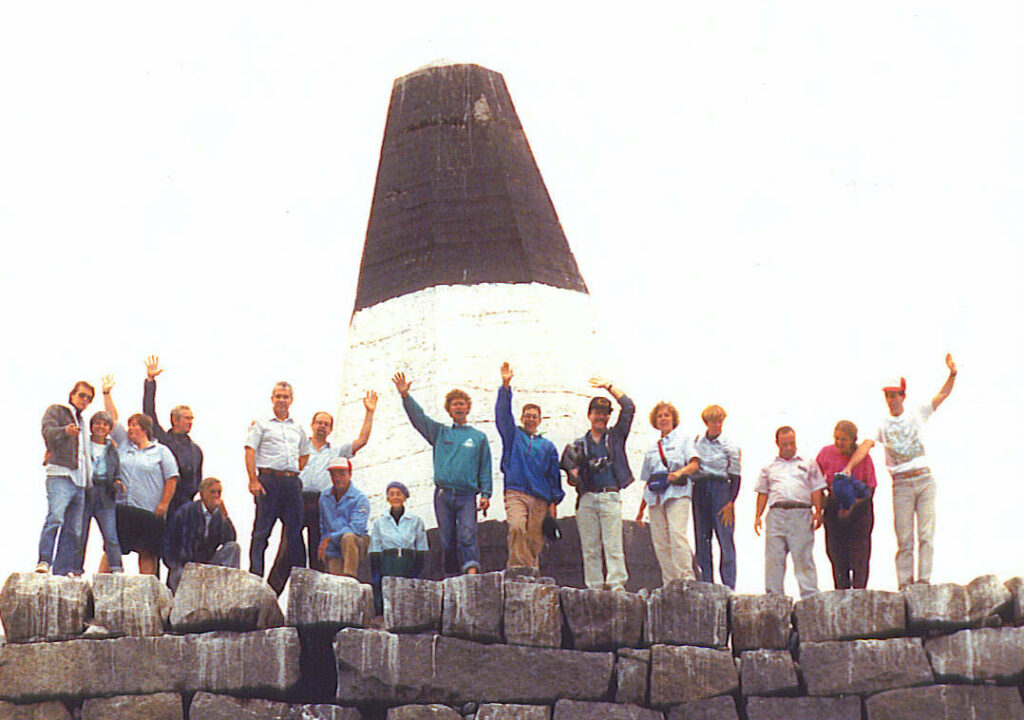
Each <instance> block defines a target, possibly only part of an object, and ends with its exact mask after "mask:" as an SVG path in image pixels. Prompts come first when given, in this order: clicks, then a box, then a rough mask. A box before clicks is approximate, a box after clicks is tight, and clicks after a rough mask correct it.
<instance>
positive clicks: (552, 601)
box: [503, 580, 562, 648]
mask: <svg viewBox="0 0 1024 720" xmlns="http://www.w3.org/2000/svg"><path fill="white" fill-rule="evenodd" d="M504 592H505V617H504V620H503V622H504V626H505V642H507V643H508V644H510V645H530V646H532V647H554V648H556V647H561V646H562V606H561V604H560V603H559V600H558V588H557V587H556V586H554V585H546V584H541V583H537V582H519V581H508V580H506V582H505V585H504Z"/></svg>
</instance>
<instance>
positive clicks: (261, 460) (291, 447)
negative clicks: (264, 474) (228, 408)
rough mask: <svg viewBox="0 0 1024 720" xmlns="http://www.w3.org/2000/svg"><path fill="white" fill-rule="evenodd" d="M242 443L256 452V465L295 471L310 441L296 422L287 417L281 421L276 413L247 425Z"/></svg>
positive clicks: (307, 452)
mask: <svg viewBox="0 0 1024 720" xmlns="http://www.w3.org/2000/svg"><path fill="white" fill-rule="evenodd" d="M245 446H246V447H249V448H252V449H253V450H255V451H256V467H257V468H269V469H271V470H280V471H282V472H294V473H297V472H298V471H299V458H300V457H302V456H303V455H309V451H310V449H311V448H312V443H310V442H309V436H307V435H306V431H305V430H303V429H302V426H300V425H299V424H298V423H296V422H295V421H294V420H292V419H291V418H290V417H289V418H285V419H284V420H280V419H278V418H277V417H276V416H274V417H270V418H265V419H260V420H255V421H254V422H253V424H252V425H250V426H249V433H248V435H246V438H245Z"/></svg>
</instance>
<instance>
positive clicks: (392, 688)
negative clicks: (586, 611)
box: [334, 628, 615, 705]
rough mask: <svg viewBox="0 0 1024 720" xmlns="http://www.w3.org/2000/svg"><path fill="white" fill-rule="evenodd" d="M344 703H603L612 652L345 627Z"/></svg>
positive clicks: (341, 658)
mask: <svg viewBox="0 0 1024 720" xmlns="http://www.w3.org/2000/svg"><path fill="white" fill-rule="evenodd" d="M334 653H335V658H336V659H337V667H338V690H337V697H338V699H339V701H341V702H345V703H348V704H352V703H360V702H381V703H385V704H389V705H397V704H410V703H444V704H446V705H459V704H462V703H465V702H470V701H476V702H481V703H483V702H487V703H526V704H531V703H532V704H543V703H553V702H555V700H557V699H558V698H568V699H573V700H603V699H604V696H605V693H607V691H608V688H609V683H610V682H611V677H612V671H613V669H614V664H615V658H614V656H613V655H611V654H610V653H586V652H577V651H574V650H554V649H548V648H526V647H522V646H519V645H481V644H479V643H473V642H469V641H466V640H460V639H457V638H449V637H444V636H441V635H393V634H391V633H386V632H381V631H375V630H355V629H352V628H346V629H345V630H342V631H341V632H339V633H338V634H337V635H336V636H335V638H334Z"/></svg>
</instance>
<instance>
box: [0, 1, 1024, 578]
mask: <svg viewBox="0 0 1024 720" xmlns="http://www.w3.org/2000/svg"><path fill="white" fill-rule="evenodd" d="M354 7H358V9H353V8H354ZM1021 13H1022V11H1021V9H1020V6H1019V5H1017V4H1015V3H995V2H993V3H975V4H971V5H966V4H964V3H934V2H928V3H897V4H893V3H860V4H856V5H850V6H843V7H842V8H839V7H838V6H836V5H835V4H827V3H826V4H823V3H789V2H786V3H783V2H777V3H767V4H766V3H750V4H735V3H714V4H706V3H676V4H671V5H670V4H665V5H661V4H657V5H655V4H649V3H643V2H640V3H632V4H630V5H629V6H628V8H627V7H618V6H608V9H607V10H603V9H602V8H601V6H599V5H593V4H588V5H586V6H583V5H582V4H581V5H579V6H572V7H569V6H562V5H560V4H558V3H550V2H546V3H518V4H515V5H509V4H491V5H486V4H482V3H434V4H429V3H389V4H384V5H378V6H374V7H371V4H368V3H365V4H359V5H358V6H354V5H342V4H339V3H304V4H295V3H289V4H287V5H268V4H262V3H255V4H253V3H245V4H243V3H216V4H210V3H202V4H200V3H174V4H170V5H164V6H159V7H157V6H155V5H152V4H148V3H144V4H143V3H131V4H129V3H125V4H109V3H107V4H89V5H88V6H84V5H81V4H70V3H67V4H60V3H58V4H47V5H45V7H44V6H38V7H37V6H23V7H19V8H14V9H12V8H10V7H8V8H6V9H5V11H4V13H3V15H4V17H3V21H2V22H0V98H2V102H3V108H4V110H3V112H2V113H0V238H2V241H3V248H4V250H5V252H6V259H5V262H4V263H2V265H0V299H2V301H3V307H4V312H3V316H2V321H0V322H2V328H0V329H2V332H3V337H4V338H5V339H6V342H5V343H4V349H3V368H4V371H5V372H4V374H5V377H6V379H7V388H8V405H7V408H8V409H7V412H5V413H3V416H2V420H0V423H2V426H0V436H2V437H3V448H4V457H5V460H6V462H7V465H8V467H7V470H6V473H5V476H6V483H5V488H6V489H5V492H6V499H7V501H6V502H4V503H3V504H2V506H0V508H2V509H0V514H2V516H0V519H2V522H0V547H2V548H3V552H2V556H0V575H4V576H5V575H6V574H7V573H8V572H11V571H15V570H26V569H30V568H31V567H32V566H33V565H34V563H35V559H36V546H37V542H38V533H39V529H40V527H41V525H42V520H43V516H44V514H45V508H46V503H45V497H44V496H45V493H44V484H43V476H42V469H41V467H40V460H41V456H42V442H41V439H40V436H39V418H40V417H41V415H42V412H43V410H44V409H45V407H46V405H48V404H50V403H52V402H58V401H63V400H65V399H66V397H67V391H68V389H69V388H70V386H71V384H72V383H73V381H74V380H76V379H78V378H80V377H84V378H87V379H90V380H92V381H94V382H96V383H97V385H98V380H99V377H100V375H102V374H103V373H105V372H113V373H114V374H115V375H116V376H117V379H118V385H117V388H116V390H115V393H116V397H117V398H118V399H119V401H120V405H121V408H122V410H124V411H126V412H134V411H137V410H138V409H139V403H140V397H141V387H142V378H143V375H144V369H143V365H142V361H143V358H144V357H145V356H146V355H147V354H149V353H151V352H158V353H160V355H161V357H162V359H163V363H164V365H165V366H166V368H167V371H166V373H165V374H164V375H163V376H162V377H161V381H160V394H159V405H160V407H161V408H162V412H161V414H162V415H163V416H164V417H165V418H166V411H167V410H169V409H170V407H171V405H173V404H177V403H179V402H187V403H190V404H191V406H192V408H193V410H194V411H195V414H196V418H197V421H196V427H195V432H194V437H195V438H196V440H197V441H198V442H200V443H201V444H202V445H203V447H204V448H205V450H206V454H207V465H206V472H207V474H214V475H217V476H219V477H222V478H223V479H224V480H225V481H226V483H227V484H228V486H229V492H228V496H227V497H228V502H229V503H232V507H234V508H237V511H236V512H235V513H233V514H234V515H235V519H236V523H237V524H238V526H239V531H240V534H241V535H242V536H243V538H244V540H243V545H244V546H246V547H247V544H248V543H247V539H248V534H249V531H250V529H251V502H250V501H249V500H248V496H247V495H246V494H245V492H244V489H243V488H244V470H243V464H242V452H241V446H242V439H243V437H244V431H245V428H246V426H247V425H248V422H249V420H250V419H251V418H252V417H254V416H255V415H257V414H262V413H264V412H266V411H267V410H268V409H269V404H268V396H269V390H270V386H271V384H272V383H273V381H275V380H277V379H279V378H288V379H290V380H291V381H292V382H293V383H294V385H295V386H296V391H297V395H296V403H295V406H294V408H293V411H294V413H295V414H296V416H297V417H299V418H307V417H309V415H311V414H312V412H313V411H314V410H317V409H321V408H323V409H333V408H335V407H336V405H337V397H338V390H339V387H340V386H341V384H342V383H343V382H344V378H342V377H341V371H342V364H343V355H344V348H345V334H346V330H347V325H348V320H349V317H350V313H351V307H352V301H353V298H354V294H355V284H356V277H357V273H358V267H359V259H360V253H361V249H362V242H363V238H364V235H365V231H366V221H367V217H368V213H369V207H370V200H371V196H372V192H373V184H374V177H375V172H376V168H377V159H378V154H379V151H380V142H381V138H382V134H383V126H384V119H385V116H386V112H387V105H388V100H389V97H390V91H391V83H392V81H393V79H394V78H396V77H398V76H401V75H404V74H406V73H408V72H411V71H413V70H414V69H416V68H417V67H419V66H421V65H424V64H426V63H428V62H431V61H433V60H436V59H438V58H448V59H451V60H454V61H458V62H474V63H478V64H481V65H484V66H487V67H490V68H492V69H495V70H498V71H500V72H502V73H503V74H504V76H505V79H506V82H507V84H508V87H509V90H510V92H511V94H512V98H513V101H514V102H515V104H516V108H517V110H518V113H519V116H520V119H521V120H522V122H523V125H524V128H525V130H526V133H527V137H528V138H529V140H530V143H531V146H532V148H533V151H534V155H535V157H536V159H537V163H538V165H539V167H540V170H541V172H542V174H543V176H544V179H545V181H546V183H547V187H548V190H549V192H550V194H551V197H552V200H553V201H554V204H555V207H556V209H557V210H558V213H559V216H560V218H561V220H562V224H563V227H564V229H565V232H566V235H567V236H568V238H569V242H570V245H571V246H572V249H573V251H574V253H575V255H576V258H577V261H578V262H579V265H580V268H581V270H582V272H583V275H584V278H585V280H586V282H587V283H588V285H589V287H590V290H591V293H592V295H593V297H594V300H595V303H596V305H597V307H598V309H599V311H600V312H601V313H602V317H603V318H605V319H606V320H607V326H606V330H607V332H608V333H609V336H610V337H611V338H612V341H611V344H610V347H609V352H610V353H616V354H617V356H618V358H619V362H620V363H621V366H622V367H624V368H625V375H626V376H625V377H622V378H614V379H615V380H617V381H618V384H620V385H621V386H623V387H626V388H627V389H628V390H630V392H631V394H632V395H634V397H635V398H636V400H637V402H638V404H639V406H640V408H641V411H642V412H643V413H644V415H646V410H647V409H648V408H649V407H650V405H651V404H653V402H654V401H656V400H658V399H659V398H661V397H665V398H667V399H671V400H673V401H675V402H676V404H677V405H678V406H679V407H680V409H681V410H682V412H683V415H684V423H685V424H687V425H688V426H690V427H693V428H694V429H695V430H696V429H697V428H698V425H699V418H698V413H699V410H700V408H701V407H703V406H704V405H706V404H708V403H710V402H719V403H721V404H723V405H724V406H725V407H726V408H727V409H728V410H729V413H730V417H729V420H728V422H727V424H726V431H727V432H731V433H732V434H733V435H734V436H735V437H737V438H738V439H739V440H740V441H741V443H742V444H743V447H744V451H745V463H746V469H745V472H744V476H745V477H744V482H745V484H746V486H745V488H744V491H743V494H742V496H741V505H740V508H739V511H738V512H739V529H738V531H737V539H738V543H739V546H740V561H739V562H740V589H741V590H745V591H748V592H753V591H760V589H761V588H762V587H763V561H762V555H763V551H762V546H761V544H760V541H759V540H757V539H756V538H754V535H753V531H752V524H753V505H754V503H753V495H752V490H751V488H752V486H753V480H754V478H755V476H756V472H757V469H758V468H759V467H760V466H761V465H763V464H764V463H766V462H768V461H769V460H770V459H771V458H772V457H773V453H774V449H775V448H774V445H773V442H772V434H773V431H774V429H775V427H776V426H777V425H779V424H782V423H788V424H791V425H794V426H795V427H796V429H797V433H798V434H797V439H798V443H799V445H800V446H801V448H802V450H803V452H805V453H808V454H814V453H816V452H817V450H818V449H819V448H820V447H821V446H822V445H824V444H827V443H828V442H830V438H831V430H832V426H833V424H834V423H835V421H836V420H838V419H840V418H849V419H852V420H854V421H855V422H857V423H858V425H860V426H861V428H862V436H864V435H867V434H869V431H870V429H871V428H872V427H874V426H875V425H877V422H878V421H879V420H880V419H881V418H882V417H883V414H884V412H885V405H884V403H883V400H882V396H881V392H880V391H879V389H878V388H879V387H880V384H881V381H882V379H883V378H884V377H885V376H888V375H893V374H895V375H901V374H902V375H905V376H906V377H907V379H908V382H909V400H910V401H912V402H913V401H921V402H923V401H926V400H927V399H928V398H930V397H931V396H932V395H933V394H934V393H935V391H936V390H937V389H938V388H939V386H940V385H941V383H942V381H943V379H944V376H945V369H944V366H943V363H942V358H943V355H944V353H946V352H947V351H951V352H953V353H954V355H955V356H956V359H957V360H958V362H959V363H960V365H961V369H962V373H961V375H960V377H959V379H958V383H957V387H956V390H955V391H954V394H953V396H952V398H951V399H950V400H949V401H948V403H947V404H946V405H945V406H943V408H942V409H941V411H940V412H939V413H937V414H936V415H935V416H934V417H933V419H932V421H931V423H930V433H931V434H930V437H929V440H930V442H929V445H928V447H929V451H930V455H931V456H932V465H933V468H934V470H935V472H936V476H937V478H938V482H939V486H940V491H939V492H940V494H939V519H938V543H937V556H936V572H935V578H934V579H935V580H937V581H957V582H966V581H968V580H970V579H971V578H973V577H975V576H976V575H979V574H982V573H985V572H995V573H997V574H999V575H1000V576H1002V577H1003V578H1004V579H1005V578H1008V577H1010V576H1011V575H1014V574H1019V573H1021V572H1024V535H1022V534H1021V533H1020V532H1019V529H1018V530H1013V528H1014V527H1015V525H1014V523H1015V522H1017V521H1018V518H1019V514H1020V508H1021V507H1022V504H1024V490H1022V486H1024V483H1021V481H1020V480H1019V479H1018V478H1016V476H1015V472H1016V462H1017V460H1018V459H1019V453H1018V452H1014V450H1015V449H1016V448H1018V447H1019V441H1020V437H1021V436H1022V429H1024V428H1022V422H1021V419H1020V418H1021V412H1020V408H1021V406H1022V400H1024V397H1022V395H1024V393H1022V390H1021V383H1020V381H1019V378H1020V372H1021V368H1022V367H1024V352H1022V350H1024V348H1022V342H1021V333H1020V323H1021V318H1022V309H1024V308H1022V304H1024V303H1022V293H1021V284H1020V274H1021V273H1020V270H1021V252H1022V251H1021V239H1022V224H1024V223H1022V215H1021V207H1022V204H1021V197H1022V190H1024V188H1022V182H1021V180H1022V175H1024V144H1022V142H1021V128H1022V127H1024V82H1022V80H1024V78H1022V76H1021V75H1022V70H1024V50H1022V47H1024V46H1022V40H1021V38H1022V37H1024V33H1022V30H1024V23H1022V14H1021ZM538 351H541V352H542V351H543V348H538ZM499 361H500V359H496V364H497V362H499ZM594 370H595V373H600V372H602V359H601V358H595V359H594ZM378 390H380V391H381V392H382V393H383V394H384V401H386V402H394V401H395V398H394V392H393V390H392V389H390V388H378ZM96 408H97V406H94V408H93V409H96ZM354 422H355V420H354V419H348V425H349V426H350V427H352V426H354ZM583 425H584V419H583V418H582V417H581V428H582V426H583ZM638 427H639V424H638ZM875 461H876V464H877V465H878V466H881V465H882V463H883V460H882V458H881V456H880V454H879V453H877V452H876V453H875ZM879 469H881V468H880V467H879ZM882 475H883V478H882V483H881V485H882V487H881V490H880V493H879V496H878V501H877V502H876V507H877V522H876V529H875V534H874V538H875V554H874V557H873V562H872V583H871V584H872V585H873V586H875V587H892V586H894V584H895V582H894V571H893V568H892V553H893V551H894V549H895V548H894V542H893V538H892V529H891V505H890V492H889V489H890V483H889V480H888V476H885V475H884V473H883V474H882ZM566 505H567V507H565V508H564V510H565V511H568V510H569V507H568V506H569V503H567V504H566ZM634 512H635V507H631V508H627V509H626V516H627V517H632V516H633V514H634ZM94 544H95V545H96V546H97V547H94V548H93V550H94V551H95V550H98V534H96V535H95V537H94ZM818 544H819V579H820V584H821V586H822V587H823V588H828V587H831V582H830V573H829V568H828V566H827V562H826V561H824V555H823V553H821V552H820V546H822V545H823V537H822V536H820V535H819V540H818ZM90 555H91V556H92V555H93V553H92V552H91V553H90ZM92 562H93V561H92V560H90V567H89V569H90V570H91V569H92ZM246 565H247V563H246ZM132 566H134V565H132Z"/></svg>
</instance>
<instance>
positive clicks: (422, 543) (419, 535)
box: [416, 517, 430, 553]
mask: <svg viewBox="0 0 1024 720" xmlns="http://www.w3.org/2000/svg"><path fill="white" fill-rule="evenodd" d="M429 550H430V546H429V545H428V544H427V530H426V528H424V527H423V520H422V519H421V518H419V517H417V518H416V551H417V552H423V553H425V552H428V551H429Z"/></svg>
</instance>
